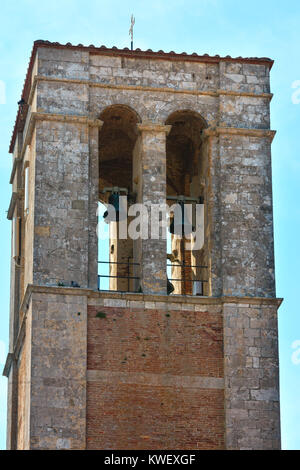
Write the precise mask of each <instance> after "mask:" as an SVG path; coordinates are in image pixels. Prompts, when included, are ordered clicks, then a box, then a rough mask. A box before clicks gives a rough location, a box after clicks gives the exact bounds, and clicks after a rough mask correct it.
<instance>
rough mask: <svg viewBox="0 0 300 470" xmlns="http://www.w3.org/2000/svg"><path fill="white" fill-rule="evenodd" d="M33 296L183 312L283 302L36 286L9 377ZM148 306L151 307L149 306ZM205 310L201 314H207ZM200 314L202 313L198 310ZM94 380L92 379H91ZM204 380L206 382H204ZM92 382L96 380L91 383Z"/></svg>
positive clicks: (28, 295) (30, 286) (27, 300)
mask: <svg viewBox="0 0 300 470" xmlns="http://www.w3.org/2000/svg"><path fill="white" fill-rule="evenodd" d="M33 293H38V294H52V295H53V294H55V295H76V296H86V297H87V299H90V300H91V299H94V300H96V299H99V300H101V299H103V300H105V299H107V300H110V301H111V302H112V304H113V303H114V302H115V303H117V302H118V301H119V302H120V301H123V302H124V301H128V302H129V304H128V305H129V306H130V308H135V307H136V308H142V304H143V303H144V304H145V306H146V308H149V309H150V308H151V307H150V305H152V304H153V305H154V306H153V308H168V307H170V309H172V308H174V307H175V305H176V304H185V306H186V308H183V309H182V310H188V309H189V308H190V306H191V307H192V306H193V307H194V306H195V305H198V306H199V309H201V305H202V306H203V308H204V306H205V305H208V306H212V305H215V306H220V307H222V306H223V305H224V304H227V305H232V304H234V305H235V304H239V305H241V306H245V307H249V306H250V305H251V306H253V305H264V306H276V307H277V308H279V307H280V305H281V303H282V301H283V299H281V298H278V299H277V298H268V297H230V296H224V297H197V296H180V295H172V296H168V295H149V294H137V293H129V292H128V293H127V292H99V291H95V290H92V289H87V288H78V287H58V286H40V285H34V284H28V285H27V288H26V291H25V294H24V297H23V300H22V302H21V307H20V316H21V318H22V320H21V326H20V329H19V333H18V336H17V340H16V343H15V346H14V352H13V353H9V355H8V357H7V360H6V365H5V367H4V371H3V374H4V372H5V374H4V375H6V376H7V377H8V375H9V370H10V367H11V364H12V362H13V360H17V359H18V356H19V354H20V351H21V349H22V344H23V342H24V338H25V324H26V319H27V310H28V309H29V305H30V301H31V296H32V294H33ZM146 303H148V306H147V305H146ZM203 308H202V310H201V311H204V310H203ZM199 311H200V310H199ZM90 379H91V378H90ZM203 379H205V378H203ZM92 380H93V379H92Z"/></svg>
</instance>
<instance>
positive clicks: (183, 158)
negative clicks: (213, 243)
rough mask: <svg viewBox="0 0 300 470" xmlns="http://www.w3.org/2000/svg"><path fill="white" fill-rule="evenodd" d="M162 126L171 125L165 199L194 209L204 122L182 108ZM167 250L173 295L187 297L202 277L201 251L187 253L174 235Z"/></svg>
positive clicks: (200, 195) (201, 171) (200, 191)
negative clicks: (188, 204)
mask: <svg viewBox="0 0 300 470" xmlns="http://www.w3.org/2000/svg"><path fill="white" fill-rule="evenodd" d="M165 124H166V125H171V126H172V127H171V131H170V133H169V134H168V136H167V141H166V166H167V175H166V180H167V196H169V198H170V199H169V201H171V202H173V201H174V198H176V197H179V196H181V197H182V196H183V197H184V198H186V201H189V200H193V204H194V210H195V204H196V203H197V201H198V202H199V199H200V198H201V199H202V198H203V196H204V194H203V188H202V185H201V179H202V178H203V177H204V176H205V175H204V172H205V171H204V166H205V165H204V161H205V157H204V151H203V141H202V136H201V133H202V130H203V129H205V128H207V127H208V125H207V121H206V120H205V119H204V118H203V116H202V115H201V114H200V113H198V112H196V111H194V110H193V109H187V108H184V109H175V110H173V111H172V113H170V114H169V115H168V116H167V118H166V120H165ZM172 198H173V199H172ZM181 200H182V199H181ZM169 204H170V202H169ZM171 250H172V253H171V254H169V259H173V260H174V264H172V269H171V279H173V280H174V283H173V286H174V289H175V290H174V293H175V294H190V295H191V294H192V293H193V292H194V291H195V289H198V287H197V286H198V284H197V283H199V279H201V278H202V276H203V273H202V272H201V268H200V266H201V264H202V260H203V251H202V252H201V250H200V249H195V250H194V249H193V250H191V247H190V244H188V243H187V241H186V240H184V239H183V238H180V239H179V238H178V237H176V236H174V235H171ZM178 279H180V281H178ZM195 292H196V291H195Z"/></svg>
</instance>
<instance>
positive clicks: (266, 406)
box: [223, 302, 280, 450]
mask: <svg viewBox="0 0 300 470" xmlns="http://www.w3.org/2000/svg"><path fill="white" fill-rule="evenodd" d="M223 315H224V361H225V363H224V364H225V370H224V376H225V409H226V448H227V449H248V450H251V449H257V450H266V449H269V450H270V449H280V413H279V370H278V330H277V305H276V304H273V305H272V304H263V303H256V304H254V303H251V302H249V304H247V303H241V304H235V305H234V304H229V303H228V304H226V303H225V304H224V310H223Z"/></svg>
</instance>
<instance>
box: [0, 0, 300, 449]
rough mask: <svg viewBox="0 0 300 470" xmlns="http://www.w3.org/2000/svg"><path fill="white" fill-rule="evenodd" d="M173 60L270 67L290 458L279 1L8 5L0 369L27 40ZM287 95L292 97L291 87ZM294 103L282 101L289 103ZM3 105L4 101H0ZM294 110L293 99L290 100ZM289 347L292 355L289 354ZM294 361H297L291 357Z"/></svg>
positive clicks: (287, 185) (1, 64) (294, 311)
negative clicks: (235, 60)
mask: <svg viewBox="0 0 300 470" xmlns="http://www.w3.org/2000/svg"><path fill="white" fill-rule="evenodd" d="M131 13H134V15H135V17H136V25H135V47H139V48H141V49H148V48H151V49H153V50H159V49H163V50H165V51H170V50H174V51H176V52H182V51H186V52H188V53H192V52H197V53H199V54H202V53H208V54H212V55H215V54H219V55H227V54H229V55H231V56H245V57H247V56H258V57H259V56H261V57H271V58H272V59H274V60H275V65H274V67H273V69H272V72H271V87H272V92H273V93H274V98H273V101H272V104H271V116H272V124H271V127H272V129H275V130H277V131H278V133H277V136H276V137H275V139H274V142H273V154H272V155H273V157H272V159H273V194H274V220H275V250H276V251H275V255H276V279H277V296H278V297H284V298H285V301H284V303H283V305H282V307H281V308H280V311H279V335H280V379H281V422H282V444H283V448H284V449H300V315H299V298H298V296H299V290H300V286H299V265H300V256H299V228H300V204H299V202H300V198H299V186H300V157H299V150H300V139H299V134H300V126H299V124H300V102H299V104H296V102H297V101H298V100H297V97H298V98H300V93H299V94H298V95H297V90H299V89H300V82H299V83H298V84H297V83H295V82H296V81H297V80H300V47H299V44H300V41H299V39H300V38H299V35H300V34H299V30H300V28H299V24H300V2H299V1H297V0H288V1H286V2H274V1H271V0H263V1H262V0H252V1H251V2H241V1H239V0H184V1H183V0H169V1H168V2H167V1H162V0H151V1H144V0H131V1H130V2H124V1H123V0H97V1H94V0H85V1H81V0H59V1H57V0H52V1H51V2H41V1H40V0H39V1H37V0H27V1H26V0H18V1H15V2H11V1H10V0H2V1H1V16H0V18H1V28H0V149H1V151H0V246H1V248H2V250H1V263H0V299H1V304H0V305H1V308H0V363H1V364H0V367H1V368H2V367H3V362H4V357H5V354H6V352H7V346H8V311H9V256H10V223H9V222H8V221H7V220H6V211H7V209H8V205H9V200H10V195H11V188H10V186H9V184H8V181H9V176H10V171H11V156H10V155H9V154H8V145H9V141H10V136H11V131H12V127H13V123H14V120H15V114H16V110H17V101H18V100H19V99H20V94H21V90H22V86H23V82H24V78H25V73H26V70H27V66H28V60H29V56H30V52H31V48H32V43H33V41H34V40H36V39H45V40H50V41H58V42H61V43H66V42H71V43H73V44H78V43H82V44H84V45H89V44H94V45H97V46H100V45H102V44H104V45H106V46H108V47H109V46H118V47H125V46H127V47H129V46H130V38H129V36H128V29H129V26H130V15H131ZM293 84H294V85H295V86H297V88H292V85H293ZM295 92H296V95H295V96H294V101H295V103H293V101H292V95H293V93H295ZM4 98H5V99H4ZM299 101H300V99H299ZM292 346H294V348H293V347H292ZM298 351H299V353H298ZM5 408H6V379H5V378H4V377H1V378H0V448H1V449H3V448H5V421H6V409H5Z"/></svg>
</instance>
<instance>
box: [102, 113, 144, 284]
mask: <svg viewBox="0 0 300 470" xmlns="http://www.w3.org/2000/svg"><path fill="white" fill-rule="evenodd" d="M99 118H100V119H101V120H102V121H103V125H102V128H101V130H100V132H99V201H101V202H102V203H104V204H107V203H110V204H115V203H114V202H112V201H113V200H114V201H119V200H120V199H119V198H120V197H121V196H128V198H127V201H128V204H130V202H131V201H133V196H132V193H133V150H134V146H135V143H136V139H137V126H136V125H137V123H138V122H139V121H140V119H139V116H138V115H137V114H136V112H135V111H133V110H132V109H131V108H129V107H127V106H124V105H113V106H109V107H108V108H106V109H105V110H104V111H103V112H102V113H101V115H100V116H99ZM116 204H118V202H117V203H116ZM102 212H103V211H102ZM99 216H100V218H101V217H102V220H103V215H100V214H99ZM99 223H100V220H99ZM98 226H99V224H98ZM99 228H100V229H101V226H99ZM118 231H119V222H118V221H115V222H110V223H109V244H108V250H109V253H108V254H104V253H103V249H101V235H100V237H99V239H100V240H99V253H100V256H102V257H103V258H105V259H99V263H98V265H99V269H98V276H99V284H100V289H102V286H106V287H108V288H109V290H118V291H126V292H128V291H132V290H133V286H134V282H133V279H132V278H133V243H132V240H130V239H129V238H126V239H121V238H120V237H119V236H118ZM103 245H104V242H103ZM107 265H108V266H109V269H107ZM107 273H108V274H107ZM106 276H109V277H108V279H109V282H108V283H107V281H106V282H105V279H107V278H106Z"/></svg>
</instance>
